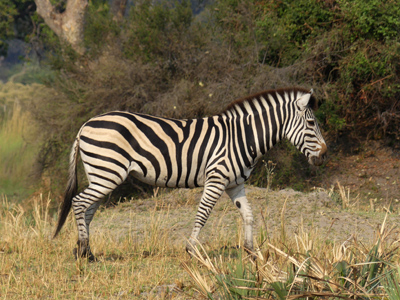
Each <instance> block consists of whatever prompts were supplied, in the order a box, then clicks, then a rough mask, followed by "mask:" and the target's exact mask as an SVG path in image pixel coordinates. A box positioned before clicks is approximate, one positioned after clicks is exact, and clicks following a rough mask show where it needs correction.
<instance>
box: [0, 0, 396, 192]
mask: <svg viewBox="0 0 400 300" xmlns="http://www.w3.org/2000/svg"><path fill="white" fill-rule="evenodd" d="M7 1H8V2H9V4H10V5H9V6H7V7H8V8H7V9H8V10H7V11H5V10H4V11H3V10H0V11H2V15H1V16H0V17H1V18H0V24H1V25H0V26H2V28H5V29H6V30H4V31H2V32H3V34H2V41H3V44H2V45H3V48H2V49H3V53H5V52H6V50H7V45H6V44H4V41H6V40H7V39H9V38H10V37H11V36H17V37H20V38H24V39H25V40H26V41H28V42H29V43H30V45H31V49H32V50H33V53H36V57H37V58H39V60H40V66H41V68H42V70H44V71H42V72H41V73H39V75H38V73H35V75H33V76H31V80H30V81H29V82H28V81H26V83H31V82H32V81H38V82H40V83H42V84H44V85H45V86H47V87H48V88H49V89H51V93H49V92H46V93H45V94H43V95H42V96H40V97H30V99H31V101H26V105H25V107H26V108H27V110H29V112H30V113H29V118H30V120H31V121H32V122H34V123H35V124H36V125H35V126H38V132H40V134H41V136H42V137H43V139H39V140H40V141H41V142H40V151H39V152H37V151H36V150H35V151H32V153H35V161H36V163H37V164H38V165H39V167H38V170H41V171H43V172H44V173H42V174H41V175H42V178H51V182H48V186H50V187H51V188H52V189H53V190H55V191H56V192H57V193H60V190H62V189H63V185H64V182H65V178H66V177H65V176H66V170H67V168H66V164H67V161H68V159H67V156H68V153H69V150H70V145H71V143H72V141H73V139H74V137H75V134H76V132H77V131H78V129H79V127H80V126H81V124H82V123H84V122H85V121H86V120H87V119H89V118H90V117H92V116H94V115H96V114H99V113H103V112H106V111H109V110H114V109H121V110H130V111H138V112H144V113H149V114H155V115H161V116H165V117H175V118H196V117H203V116H208V115H212V114H215V113H216V112H220V111H223V110H224V107H225V106H226V105H227V104H228V103H230V102H231V101H233V100H234V99H236V98H239V97H242V96H245V95H248V94H250V93H253V92H257V91H260V90H263V89H266V88H275V87H282V86H292V85H300V86H304V87H309V88H311V87H312V88H314V90H315V91H316V95H317V97H318V99H319V100H320V104H321V105H320V109H319V110H318V112H317V117H318V118H319V120H320V123H321V125H322V127H323V129H324V131H325V135H326V137H327V140H328V142H329V145H330V148H331V149H336V147H340V148H341V149H343V150H346V151H348V150H350V151H352V150H353V149H355V148H357V145H358V144H359V143H360V142H362V141H365V140H367V139H377V140H379V141H381V142H382V143H385V144H386V145H389V146H391V147H393V148H397V147H398V141H399V139H400V132H399V125H400V124H399V122H400V113H399V105H400V104H399V100H398V99H399V96H400V93H399V92H400V85H399V82H400V81H399V74H400V73H399V56H400V51H399V41H398V39H399V29H400V21H399V20H400V6H399V5H398V4H399V3H398V1H388V2H385V3H383V4H382V3H381V2H379V1H374V0H371V1H362V0H352V1H350V0H347V1H345V0H339V1H317V0H315V1H306V0H304V1H303V0H300V1H292V0H287V1H275V0H273V1H242V0H221V1H215V2H210V3H208V2H194V3H191V2H190V1H157V2H154V1H149V0H143V1H138V2H135V5H131V6H130V8H129V11H128V12H127V13H126V16H125V18H123V19H122V20H117V19H115V18H114V17H113V14H112V13H111V11H110V7H109V4H108V3H107V2H106V1H102V0H94V1H90V2H89V8H88V11H87V17H86V24H85V33H84V48H85V49H86V50H85V53H84V54H83V55H78V54H77V53H76V52H75V51H73V50H72V49H71V48H70V47H68V45H65V43H63V42H60V40H59V38H58V37H57V36H56V35H55V34H54V33H53V32H52V31H51V30H50V29H49V28H48V27H47V26H46V25H45V24H44V23H43V21H42V20H41V18H40V17H38V16H37V15H36V13H35V12H34V4H33V2H30V1H28V0H24V1H17V0H7ZM8 2H7V3H8ZM199 4H201V5H203V6H204V4H207V5H205V7H204V8H201V9H199ZM32 5H33V6H32ZM203 6H202V7H203ZM32 7H33V8H32ZM58 10H59V11H62V10H63V6H62V5H61V6H60V7H59V8H58ZM194 12H195V13H194ZM27 16H29V19H30V20H31V23H29V22H26V20H27V19H28V18H27ZM17 24H25V25H24V26H22V25H20V26H19V27H16V26H17ZM12 26H14V28H21V29H20V30H18V31H17V32H18V34H15V33H13V32H12V31H10V28H11V27H12ZM14 32H15V31H14ZM28 57H32V54H31V55H30V56H28ZM29 63H30V62H29V59H28V60H27V62H26V64H29ZM26 64H25V65H26ZM15 72H17V71H15ZM15 72H14V73H15ZM18 72H21V71H20V70H19V71H18ZM25 73H29V74H31V73H30V72H26V70H25ZM43 74H45V75H43ZM11 75H12V73H11ZM25 78H27V76H25ZM32 78H33V79H32ZM12 81H15V80H12ZM4 99H5V98H4ZM4 101H5V100H4ZM4 101H3V102H4ZM8 107H10V105H8ZM11 107H12V105H11ZM4 120H5V119H4ZM10 120H11V119H10ZM3 123H4V121H3ZM5 126H6V125H3V127H2V128H3V129H2V130H5ZM4 141H5V140H4V139H3V141H2V143H3V142H4ZM3 148H4V147H3ZM4 149H5V148H4ZM282 153H284V155H282ZM268 159H272V160H274V161H278V162H279V163H278V165H277V167H276V170H275V172H276V173H277V177H276V178H278V179H279V180H275V182H274V184H275V185H279V186H280V187H284V186H287V185H290V186H295V187H296V188H298V189H304V188H307V187H305V186H304V185H301V184H300V185H299V184H297V183H298V181H299V180H298V179H299V178H301V181H303V182H304V177H306V178H308V179H309V180H311V181H312V180H314V179H315V178H314V177H315V176H314V177H313V174H314V175H315V172H314V171H313V170H310V168H309V167H308V166H307V164H306V162H305V159H303V158H302V157H301V156H299V155H298V153H297V152H296V151H294V150H293V148H292V147H291V146H290V145H289V144H288V143H283V144H282V145H281V146H280V147H277V149H274V150H273V151H272V152H271V153H269V157H268ZM24 168H25V169H29V168H27V167H24ZM265 172H266V171H265V168H264V167H263V166H262V165H261V166H260V167H259V170H258V173H257V174H256V176H253V178H252V180H253V181H252V183H253V184H258V185H264V186H265V185H266V184H267V182H266V173H265ZM296 184H297V186H296ZM1 186H3V185H1ZM2 192H4V190H2ZM7 193H8V194H9V192H7Z"/></svg>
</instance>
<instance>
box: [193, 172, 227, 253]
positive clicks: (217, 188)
mask: <svg viewBox="0 0 400 300" xmlns="http://www.w3.org/2000/svg"><path fill="white" fill-rule="evenodd" d="M224 190H225V184H224V183H223V181H222V180H216V178H215V177H214V178H213V180H210V181H208V182H206V184H205V185H204V191H203V195H202V196H201V200H200V204H199V208H198V210H197V213H196V218H195V223H194V227H193V230H192V234H191V235H190V238H189V240H188V242H187V244H186V252H188V253H189V254H190V255H192V253H194V248H195V247H196V244H197V238H198V236H199V233H200V230H201V229H202V228H203V226H204V225H205V224H206V222H207V220H208V217H209V216H210V213H211V211H212V209H213V207H214V206H215V203H217V200H218V199H219V198H220V197H221V195H222V193H223V192H224Z"/></svg>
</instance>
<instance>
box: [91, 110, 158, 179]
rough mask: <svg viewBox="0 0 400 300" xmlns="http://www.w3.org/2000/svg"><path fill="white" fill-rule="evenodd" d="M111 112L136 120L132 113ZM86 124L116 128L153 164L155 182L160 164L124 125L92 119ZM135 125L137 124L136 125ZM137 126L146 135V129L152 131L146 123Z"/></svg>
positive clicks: (134, 148) (94, 126)
mask: <svg viewBox="0 0 400 300" xmlns="http://www.w3.org/2000/svg"><path fill="white" fill-rule="evenodd" d="M112 114H114V115H119V116H122V117H127V118H129V120H130V121H132V122H133V123H135V122H137V120H136V119H135V117H134V115H132V114H127V113H122V112H114V113H112ZM110 115H111V113H110ZM138 123H140V124H143V123H141V122H138ZM86 126H90V127H93V128H106V129H111V130H116V131H117V132H118V133H119V134H121V135H122V136H123V137H124V138H125V140H126V141H127V142H128V143H129V144H130V145H131V147H132V149H133V150H135V151H136V152H137V153H138V154H139V155H140V156H143V157H145V158H146V159H147V160H148V161H150V163H151V164H152V166H153V168H154V170H155V173H156V177H155V182H157V179H158V177H159V176H160V173H161V168H160V164H159V162H158V160H157V159H156V157H155V156H154V155H153V154H152V153H151V152H149V151H147V150H145V149H143V148H142V147H141V146H140V144H139V142H138V141H137V140H136V138H134V136H133V135H132V133H131V132H130V131H129V129H127V128H126V127H125V126H123V125H121V124H119V123H116V122H110V121H96V120H93V121H90V122H88V123H86ZM136 126H138V125H136ZM138 128H139V130H141V131H142V132H143V133H144V134H145V135H146V131H147V130H150V131H151V132H153V131H152V130H151V129H150V128H149V127H148V126H147V125H146V126H145V125H143V128H140V127H139V126H138ZM153 133H154V132H153ZM150 141H151V142H152V143H153V141H152V140H151V139H150ZM157 147H158V148H159V146H157ZM142 170H143V169H142Z"/></svg>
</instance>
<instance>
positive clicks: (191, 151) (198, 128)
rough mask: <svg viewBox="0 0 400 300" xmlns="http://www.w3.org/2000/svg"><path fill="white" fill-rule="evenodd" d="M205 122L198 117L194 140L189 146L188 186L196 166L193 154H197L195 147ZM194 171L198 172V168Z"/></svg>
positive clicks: (186, 180) (186, 181)
mask: <svg viewBox="0 0 400 300" xmlns="http://www.w3.org/2000/svg"><path fill="white" fill-rule="evenodd" d="M203 124H204V121H203V119H196V126H195V129H194V134H193V136H192V140H191V141H190V145H189V148H188V156H187V174H186V179H185V186H186V187H189V177H190V175H191V172H192V168H194V166H192V159H193V154H195V153H194V148H195V147H196V144H197V142H198V141H199V139H200V135H201V132H202V131H203ZM195 155H197V154H195ZM193 172H196V170H193ZM195 186H196V187H198V185H195Z"/></svg>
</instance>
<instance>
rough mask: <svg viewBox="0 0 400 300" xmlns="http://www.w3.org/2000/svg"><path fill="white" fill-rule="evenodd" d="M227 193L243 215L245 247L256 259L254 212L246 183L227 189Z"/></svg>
mask: <svg viewBox="0 0 400 300" xmlns="http://www.w3.org/2000/svg"><path fill="white" fill-rule="evenodd" d="M226 193H227V194H228V195H229V197H230V198H231V200H232V202H233V204H234V205H235V206H236V207H237V208H238V209H239V211H240V214H241V215H242V218H243V223H244V224H243V226H244V249H245V250H246V251H247V252H248V253H249V254H250V255H251V257H252V259H253V260H255V259H256V258H257V257H256V255H255V253H254V249H253V221H254V219H253V212H252V210H251V207H250V204H249V202H248V200H247V198H246V193H245V190H244V184H243V183H242V184H240V185H238V186H237V187H234V188H231V189H227V190H226Z"/></svg>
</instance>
